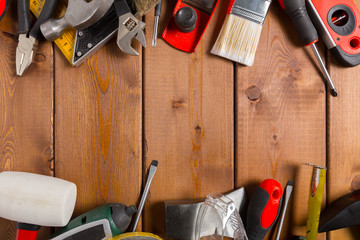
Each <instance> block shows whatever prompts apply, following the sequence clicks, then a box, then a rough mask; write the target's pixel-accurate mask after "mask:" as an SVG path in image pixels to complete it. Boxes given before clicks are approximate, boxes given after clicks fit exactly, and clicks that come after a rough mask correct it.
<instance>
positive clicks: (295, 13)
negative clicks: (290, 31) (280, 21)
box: [283, 0, 319, 45]
mask: <svg viewBox="0 0 360 240" xmlns="http://www.w3.org/2000/svg"><path fill="white" fill-rule="evenodd" d="M283 3H284V7H285V12H286V13H287V15H288V16H289V17H290V18H291V21H292V22H293V23H294V25H295V28H296V30H297V32H298V34H299V36H300V39H301V41H302V42H303V43H304V44H305V45H308V44H311V43H314V42H316V41H317V40H318V39H319V37H318V34H317V31H316V28H315V26H314V24H313V23H312V21H311V19H310V17H309V15H308V12H307V11H306V6H305V0H283Z"/></svg>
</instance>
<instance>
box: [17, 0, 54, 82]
mask: <svg viewBox="0 0 360 240" xmlns="http://www.w3.org/2000/svg"><path fill="white" fill-rule="evenodd" d="M17 3H18V18H19V27H18V32H19V43H18V47H17V48H16V74H17V75H19V76H22V74H23V73H24V71H25V70H26V69H27V68H28V67H29V65H30V64H31V62H32V59H33V53H34V50H36V49H37V45H38V43H37V41H38V39H39V37H40V36H41V31H40V25H41V24H42V23H43V22H45V21H46V20H47V19H49V18H50V17H51V15H52V14H53V12H54V10H55V7H56V5H57V0H46V1H45V5H44V7H43V9H42V11H41V13H40V16H39V18H38V19H37V20H36V22H35V24H34V26H33V27H32V28H31V30H30V2H29V1H27V0H18V1H17Z"/></svg>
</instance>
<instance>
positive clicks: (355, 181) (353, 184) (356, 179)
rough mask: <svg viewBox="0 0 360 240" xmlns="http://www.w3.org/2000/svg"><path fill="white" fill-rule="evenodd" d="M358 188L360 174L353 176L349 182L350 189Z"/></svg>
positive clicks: (359, 185) (359, 187)
mask: <svg viewBox="0 0 360 240" xmlns="http://www.w3.org/2000/svg"><path fill="white" fill-rule="evenodd" d="M356 190H360V175H358V176H355V177H354V179H353V180H352V182H351V191H352V192H354V191H356Z"/></svg>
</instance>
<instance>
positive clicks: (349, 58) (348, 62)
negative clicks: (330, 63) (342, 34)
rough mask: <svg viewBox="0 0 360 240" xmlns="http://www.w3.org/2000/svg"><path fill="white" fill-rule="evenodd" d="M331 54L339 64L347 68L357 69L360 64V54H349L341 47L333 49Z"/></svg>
mask: <svg viewBox="0 0 360 240" xmlns="http://www.w3.org/2000/svg"><path fill="white" fill-rule="evenodd" d="M330 52H331V54H332V55H333V56H334V57H335V59H336V60H337V61H338V62H339V63H341V64H342V65H344V66H346V67H355V66H357V65H359V64H360V53H358V54H348V53H346V52H344V51H343V50H342V49H341V47H340V46H336V47H333V48H331V49H330Z"/></svg>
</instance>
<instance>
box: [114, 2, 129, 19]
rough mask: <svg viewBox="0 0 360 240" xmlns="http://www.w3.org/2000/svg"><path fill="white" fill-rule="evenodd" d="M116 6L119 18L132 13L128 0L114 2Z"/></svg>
mask: <svg viewBox="0 0 360 240" xmlns="http://www.w3.org/2000/svg"><path fill="white" fill-rule="evenodd" d="M114 6H115V9H116V14H117V16H118V17H120V16H122V15H124V14H126V13H129V12H131V9H130V7H129V5H128V3H127V1H126V0H114Z"/></svg>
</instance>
